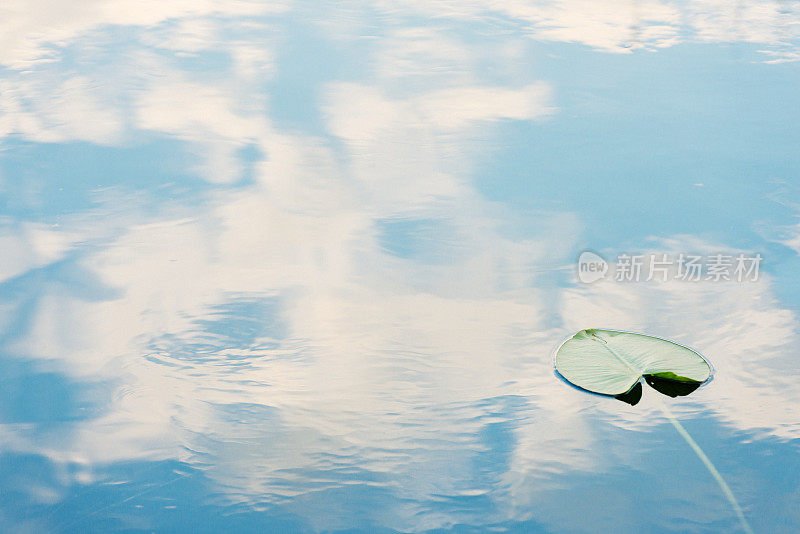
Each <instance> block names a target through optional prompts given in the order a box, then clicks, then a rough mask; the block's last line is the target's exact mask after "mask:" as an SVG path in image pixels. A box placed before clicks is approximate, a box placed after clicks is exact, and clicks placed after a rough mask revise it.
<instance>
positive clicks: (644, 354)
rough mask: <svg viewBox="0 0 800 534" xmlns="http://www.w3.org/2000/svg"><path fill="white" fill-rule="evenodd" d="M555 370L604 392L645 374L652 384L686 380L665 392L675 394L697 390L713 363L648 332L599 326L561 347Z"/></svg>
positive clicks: (622, 389) (618, 391) (618, 390)
mask: <svg viewBox="0 0 800 534" xmlns="http://www.w3.org/2000/svg"><path fill="white" fill-rule="evenodd" d="M556 370H557V371H558V372H559V373H560V374H561V376H563V377H564V378H565V379H567V381H569V382H571V383H572V384H574V385H576V386H578V387H579V388H582V389H585V390H587V391H591V392H594V393H600V394H603V395H622V394H624V393H627V392H629V391H630V390H631V388H633V387H634V386H635V385H636V384H638V383H639V380H640V379H641V378H642V377H645V378H646V379H648V383H649V384H650V385H653V383H656V384H658V385H663V384H664V382H672V383H674V384H676V385H678V384H680V385H682V386H683V387H678V388H677V389H675V388H667V389H669V390H670V393H666V394H668V395H671V396H675V395H673V394H672V393H673V392H675V391H678V392H679V393H677V394H678V395H680V394H681V393H680V392H683V391H684V390H685V391H693V390H694V389H695V388H696V387H697V386H699V385H700V384H701V383H703V382H705V381H706V380H708V379H709V378H710V377H711V366H709V364H708V362H707V361H706V360H705V359H704V358H703V357H702V356H700V355H699V354H698V353H697V352H695V351H693V350H691V349H689V348H687V347H684V346H683V345H679V344H677V343H673V342H672V341H667V340H666V339H661V338H657V337H653V336H646V335H643V334H632V333H630V332H620V331H617V330H599V329H595V328H592V329H587V330H581V331H580V332H578V333H577V334H575V335H574V336H572V337H571V338H570V339H568V340H567V341H565V342H564V343H563V344H562V345H561V346H560V347H559V348H558V351H557V352H556ZM654 387H655V386H654ZM656 389H658V390H659V391H662V389H664V388H663V387H656ZM662 392H665V391H662ZM683 394H686V393H683Z"/></svg>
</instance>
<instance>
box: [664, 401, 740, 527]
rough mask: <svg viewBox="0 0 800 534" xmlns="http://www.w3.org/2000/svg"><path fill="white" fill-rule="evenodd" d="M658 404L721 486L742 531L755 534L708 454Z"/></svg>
mask: <svg viewBox="0 0 800 534" xmlns="http://www.w3.org/2000/svg"><path fill="white" fill-rule="evenodd" d="M657 402H658V404H660V405H661V410H662V411H663V412H664V415H666V416H667V419H669V422H670V423H672V426H674V427H675V430H677V431H678V434H680V435H681V437H682V438H683V439H684V440H686V443H688V444H689V446H690V447H691V448H692V450H693V451H694V452H695V454H697V457H698V458H700V461H702V462H703V465H705V466H706V469H708V472H709V473H711V476H713V477H714V480H716V481H717V484H719V488H720V489H721V490H722V493H723V494H724V495H725V498H726V499H728V502H729V503H731V506H732V507H733V510H734V511H735V512H736V515H737V516H738V517H739V522H740V523H741V524H742V529H744V531H745V532H747V534H753V529H752V528H751V527H750V523H748V522H747V518H746V517H745V516H744V512H742V507H741V506H739V502H738V501H737V500H736V497H735V496H734V494H733V492H732V491H731V488H730V487H728V484H727V483H726V482H725V479H723V478H722V475H721V474H720V473H719V471H717V468H716V467H714V464H712V463H711V460H709V459H708V456H706V453H704V452H703V449H701V448H700V445H698V444H697V443H696V442H695V441H694V440H693V439H692V436H690V435H689V433H688V432H687V431H686V429H685V428H683V425H682V424H681V423H680V422H679V421H678V420H677V419H676V418H675V416H674V415H672V412H671V411H670V410H669V408H667V406H666V405H665V404H664V403H663V402H661V400H660V399H657Z"/></svg>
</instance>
